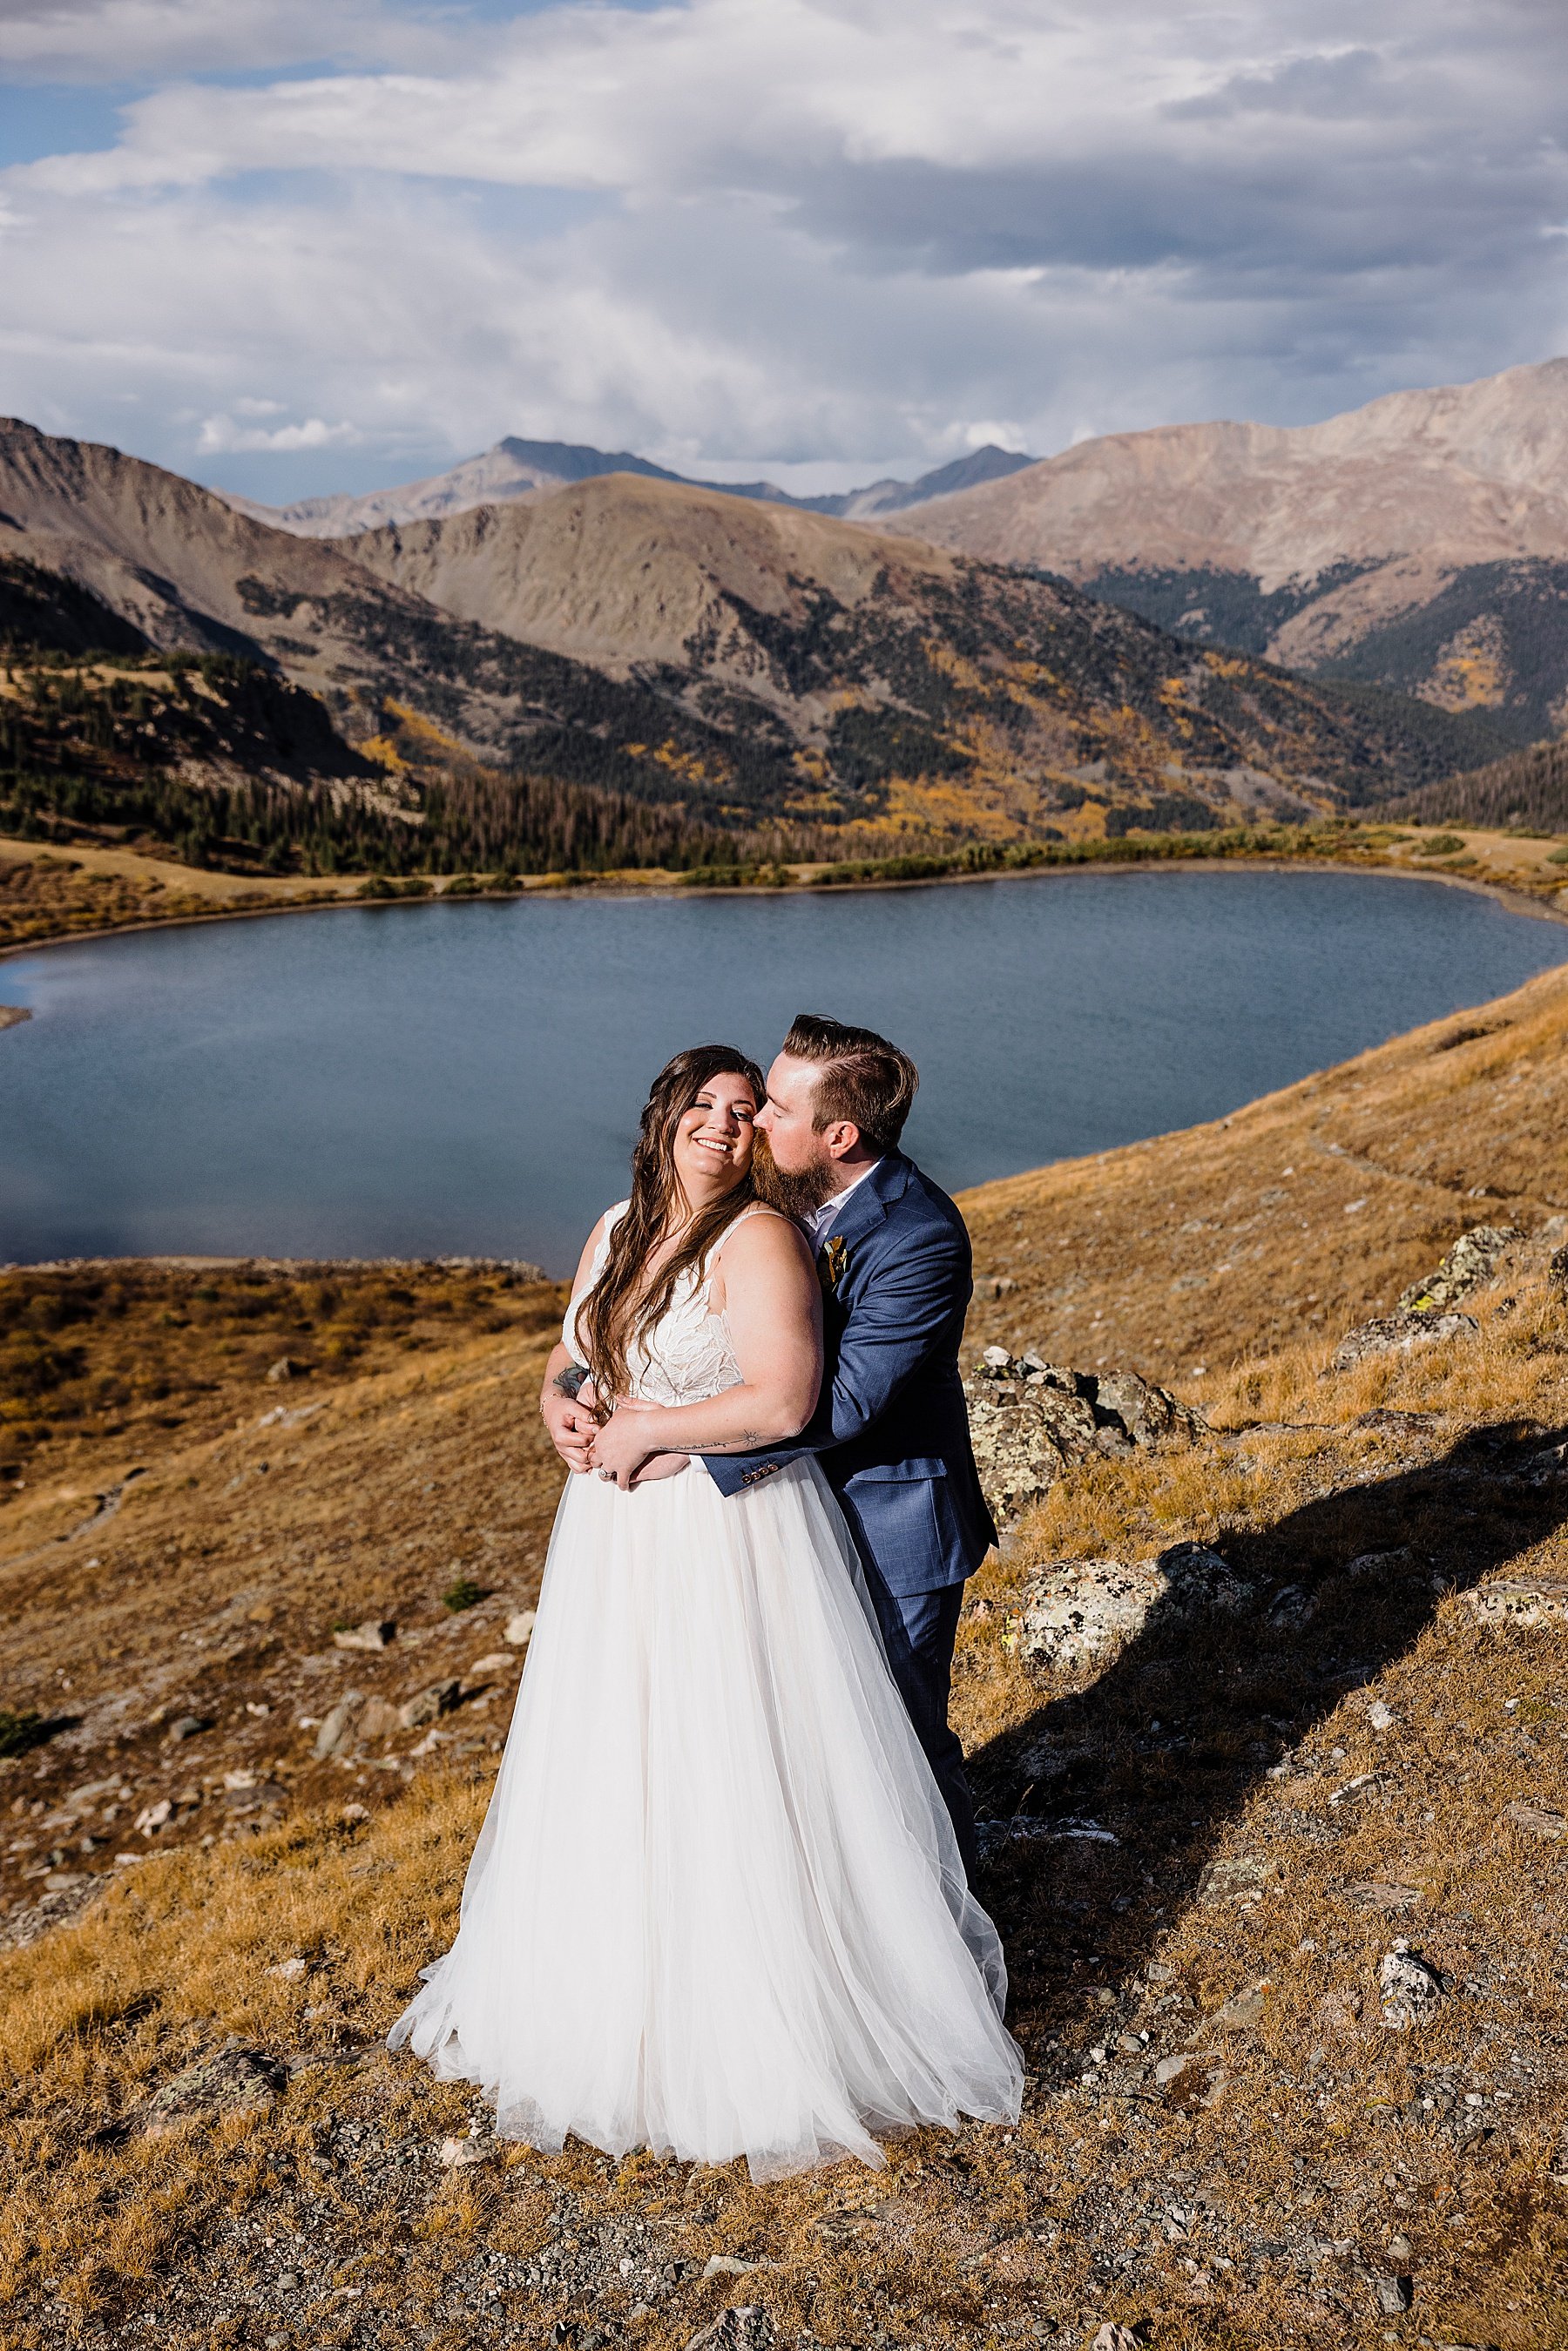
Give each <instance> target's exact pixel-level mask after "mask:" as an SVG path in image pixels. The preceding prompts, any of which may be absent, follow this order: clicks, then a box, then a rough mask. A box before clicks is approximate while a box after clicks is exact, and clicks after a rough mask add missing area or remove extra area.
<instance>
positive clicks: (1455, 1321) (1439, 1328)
mask: <svg viewBox="0 0 1568 2351" xmlns="http://www.w3.org/2000/svg"><path fill="white" fill-rule="evenodd" d="M1479 1327H1480V1326H1479V1323H1478V1322H1476V1320H1475V1318H1474V1317H1473V1315H1469V1314H1412V1313H1406V1312H1403V1311H1401V1312H1400V1313H1397V1314H1379V1315H1377V1316H1376V1317H1375V1319H1374V1320H1373V1321H1372V1322H1358V1323H1357V1324H1356V1326H1355V1329H1354V1331H1347V1332H1345V1334H1344V1337H1343V1339H1342V1340H1341V1341H1340V1343H1339V1345H1338V1346H1337V1347H1336V1348H1335V1349H1334V1351H1333V1359H1332V1368H1333V1370H1334V1371H1336V1372H1348V1371H1349V1370H1350V1369H1351V1368H1352V1366H1353V1365H1354V1364H1359V1363H1362V1362H1363V1361H1364V1359H1365V1358H1366V1357H1367V1356H1368V1355H1386V1354H1389V1353H1392V1352H1393V1351H1394V1349H1396V1348H1398V1349H1399V1350H1401V1352H1403V1353H1408V1352H1409V1350H1410V1349H1411V1348H1412V1347H1424V1346H1426V1345H1427V1344H1428V1343H1430V1342H1431V1341H1433V1340H1436V1339H1465V1338H1469V1337H1472V1336H1473V1335H1474V1333H1475V1332H1477V1331H1478V1330H1479Z"/></svg>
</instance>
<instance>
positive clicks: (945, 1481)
mask: <svg viewBox="0 0 1568 2351" xmlns="http://www.w3.org/2000/svg"><path fill="white" fill-rule="evenodd" d="M817 1266H818V1270H819V1273H820V1274H821V1280H822V1289H823V1303H822V1323H823V1340H824V1345H825V1356H826V1360H825V1365H824V1370H823V1376H822V1392H821V1396H820V1397H819V1398H818V1401H817V1408H816V1411H815V1412H814V1413H813V1414H812V1416H811V1418H810V1422H809V1423H808V1424H807V1426H806V1427H805V1428H804V1429H802V1431H801V1432H800V1436H799V1437H792V1438H791V1439H790V1440H789V1443H788V1444H786V1445H779V1446H771V1447H768V1448H767V1449H766V1450H764V1451H760V1452H757V1453H730V1454H723V1453H709V1454H705V1455H704V1457H703V1458H704V1460H705V1461H706V1465H707V1468H708V1470H709V1473H710V1474H711V1476H712V1478H713V1480H714V1483H715V1484H716V1486H717V1488H718V1489H719V1491H720V1492H721V1493H723V1494H736V1493H739V1492H740V1491H741V1490H742V1489H744V1488H746V1487H748V1486H755V1485H757V1484H758V1482H759V1480H760V1479H764V1478H770V1477H772V1476H773V1475H774V1474H775V1472H777V1471H778V1470H779V1469H782V1468H784V1466H785V1464H786V1463H787V1462H789V1461H793V1460H796V1459H797V1458H799V1457H800V1455H801V1454H802V1453H815V1454H816V1455H817V1456H818V1458H819V1459H820V1460H821V1466H822V1472H823V1475H824V1476H825V1477H826V1479H827V1480H828V1483H829V1485H830V1486H831V1488H832V1489H833V1491H834V1493H835V1494H836V1495H837V1496H838V1499H839V1501H840V1503H841V1506H842V1509H843V1511H844V1515H845V1517H846V1518H847V1519H848V1520H849V1523H850V1528H851V1531H852V1533H853V1535H854V1538H855V1541H856V1543H857V1544H858V1546H859V1548H860V1550H861V1552H862V1556H863V1557H864V1558H866V1559H867V1560H868V1561H869V1562H870V1563H871V1565H872V1566H873V1567H874V1568H875V1569H876V1571H877V1572H878V1573H879V1574H880V1575H881V1577H882V1579H883V1583H885V1584H886V1585H887V1587H888V1589H889V1591H890V1592H893V1593H897V1594H900V1595H903V1596H908V1595H909V1594H912V1593H917V1592H939V1591H941V1590H943V1589H944V1588H945V1587H946V1585H948V1584H953V1583H962V1582H963V1581H964V1578H965V1577H966V1576H967V1575H971V1574H973V1573H974V1571H975V1569H976V1568H977V1567H978V1565H979V1563H980V1562H981V1560H982V1559H983V1558H984V1557H985V1555H986V1552H988V1550H989V1548H990V1546H991V1544H992V1543H994V1542H995V1541H996V1540H997V1530H996V1526H995V1524H994V1522H993V1520H992V1518H991V1514H990V1511H989V1510H988V1508H987V1506H986V1498H985V1496H984V1494H983V1493H982V1492H981V1490H980V1480H979V1475H978V1473H977V1470H976V1468H975V1456H974V1452H973V1449H972V1447H971V1446H970V1443H969V1416H968V1413H967V1409H966V1407H965V1403H964V1388H963V1382H962V1380H961V1379H960V1377H959V1373H958V1350H959V1347H960V1345H961V1343H962V1341H963V1335H964V1316H965V1313H966V1311H967V1308H968V1303H969V1298H970V1294H971V1292H972V1290H973V1289H974V1281H973V1277H972V1272H971V1263H970V1255H969V1236H968V1233H967V1230H966V1228H965V1225H964V1219H963V1217H961V1216H960V1215H959V1214H958V1211H957V1209H956V1207H954V1205H953V1203H952V1201H951V1200H950V1199H949V1198H948V1197H947V1195H946V1192H942V1191H939V1190H938V1189H937V1187H936V1185H935V1184H933V1183H931V1182H930V1181H929V1179H928V1178H927V1177H926V1176H925V1175H922V1174H921V1172H920V1170H919V1168H918V1167H916V1166H915V1163H914V1161H913V1160H912V1159H906V1158H905V1157H904V1155H903V1153H902V1152H898V1151H894V1152H890V1153H889V1154H888V1155H887V1156H886V1158H884V1159H883V1160H880V1161H879V1162H878V1164H877V1165H876V1166H875V1167H873V1169H872V1172H871V1174H870V1175H868V1176H866V1178H865V1179H864V1181H863V1182H862V1183H861V1184H858V1185H857V1186H855V1188H854V1190H853V1191H852V1193H851V1195H850V1196H849V1198H848V1199H847V1200H846V1201H845V1203H844V1205H843V1208H842V1210H841V1213H840V1215H839V1216H838V1217H836V1218H835V1219H834V1221H833V1223H832V1224H831V1226H830V1227H829V1228H828V1233H827V1237H826V1238H825V1239H824V1241H823V1243H822V1246H821V1249H819V1251H818V1253H817Z"/></svg>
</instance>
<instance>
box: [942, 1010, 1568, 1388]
mask: <svg viewBox="0 0 1568 2351" xmlns="http://www.w3.org/2000/svg"><path fill="white" fill-rule="evenodd" d="M1565 1137H1568V967H1559V968H1558V969H1556V970H1553V971H1549V972H1545V973H1543V974H1542V976H1541V977H1539V978H1537V979H1534V980H1531V982H1529V983H1528V985H1527V986H1525V987H1521V988H1520V989H1519V990H1518V991H1517V993H1516V994H1514V995H1512V996H1508V997H1502V998H1499V1000H1498V1001H1497V1002H1496V1003H1494V1004H1490V1005H1486V1006H1483V1007H1482V1008H1479V1010H1477V1011H1473V1012H1462V1013H1458V1014H1456V1015H1454V1016H1452V1017H1451V1018H1449V1019H1444V1020H1437V1021H1433V1022H1432V1023H1431V1024H1430V1025H1429V1026H1428V1027H1427V1028H1425V1029H1415V1030H1413V1031H1412V1032H1411V1033H1410V1034H1409V1035H1408V1036H1406V1037H1401V1038H1397V1039H1396V1040H1394V1041H1393V1042H1392V1043H1390V1044H1387V1045H1380V1046H1378V1047H1376V1048H1375V1050H1372V1051H1371V1052H1367V1053H1364V1054H1362V1055H1361V1056H1360V1057H1359V1058H1358V1059H1357V1060H1355V1061H1345V1062H1343V1063H1341V1064H1340V1066H1339V1067H1338V1068H1336V1069H1332V1070H1327V1071H1323V1072H1322V1073H1321V1074H1320V1075H1318V1076H1316V1077H1311V1078H1304V1079H1302V1080H1301V1083H1300V1084H1298V1085H1294V1086H1289V1087H1287V1088H1286V1089H1285V1090H1284V1092H1281V1093H1277V1094H1270V1095H1268V1096H1266V1097H1265V1098H1264V1099H1263V1100H1262V1101H1260V1102H1252V1103H1249V1105H1248V1106H1247V1108H1246V1109H1244V1110H1240V1111H1238V1112H1237V1113H1235V1114H1234V1115H1233V1116H1232V1117H1230V1118H1228V1119H1221V1120H1218V1121H1216V1122H1215V1123H1213V1124H1211V1125H1207V1126H1201V1127H1194V1128H1192V1129H1190V1130H1189V1131H1188V1132H1187V1133H1186V1134H1177V1135H1162V1136H1159V1137H1157V1138H1156V1139H1155V1141H1154V1142H1152V1143H1147V1144H1135V1145H1134V1146H1133V1147H1132V1148H1131V1149H1128V1150H1124V1151H1114V1152H1107V1153H1105V1154H1104V1155H1103V1156H1102V1157H1101V1158H1098V1159H1093V1160H1071V1161H1067V1162H1065V1163H1063V1164H1062V1165H1059V1166H1056V1167H1047V1168H1043V1169H1040V1170H1039V1171H1038V1172H1036V1173H1033V1174H1030V1175H1015V1176H1012V1177H1010V1178H1009V1179H1008V1180H1006V1181H1005V1182H1002V1183H998V1184H989V1185H987V1186H985V1187H984V1188H983V1189H982V1190H980V1191H977V1192H973V1193H969V1194H967V1196H965V1199H964V1203H963V1205H964V1211H965V1214H966V1216H967V1218H968V1221H969V1227H970V1230H971V1232H972V1233H973V1235H974V1243H975V1264H976V1268H977V1273H978V1274H979V1275H980V1276H981V1277H982V1280H981V1283H980V1291H981V1294H980V1296H979V1297H978V1298H977V1302H976V1306H975V1323H976V1328H977V1335H978V1336H979V1337H980V1338H982V1339H983V1340H984V1341H985V1342H986V1343H991V1342H993V1341H1003V1342H1009V1341H1013V1340H1017V1341H1018V1342H1019V1343H1021V1344H1030V1343H1034V1344H1038V1345H1039V1346H1040V1348H1041V1349H1042V1351H1043V1352H1044V1353H1046V1354H1048V1355H1050V1356H1051V1358H1053V1359H1054V1360H1056V1361H1058V1362H1064V1363H1065V1362H1071V1363H1075V1364H1085V1365H1086V1366H1088V1367H1090V1368H1093V1367H1094V1366H1095V1365H1097V1364H1118V1365H1121V1364H1132V1365H1134V1367H1135V1368H1137V1369H1139V1370H1141V1371H1143V1372H1145V1373H1146V1374H1148V1375H1149V1376H1151V1377H1153V1378H1155V1379H1172V1380H1180V1381H1183V1382H1186V1383H1191V1382H1197V1390H1196V1391H1195V1392H1197V1393H1207V1391H1206V1390H1205V1389H1204V1387H1203V1374H1204V1373H1205V1372H1207V1373H1208V1374H1212V1375H1216V1376H1218V1375H1219V1374H1228V1373H1229V1372H1230V1371H1231V1370H1232V1368H1233V1367H1234V1366H1235V1365H1236V1364H1237V1363H1238V1362H1239V1360H1240V1359H1243V1358H1250V1357H1252V1356H1254V1355H1256V1356H1265V1355H1268V1354H1270V1353H1274V1352H1276V1351H1277V1350H1279V1349H1280V1348H1281V1347H1284V1346H1288V1345H1290V1344H1291V1343H1292V1341H1296V1340H1301V1339H1311V1338H1312V1337H1313V1336H1315V1335H1316V1334H1318V1333H1321V1332H1330V1331H1334V1330H1337V1329H1339V1328H1341V1327H1343V1325H1344V1324H1345V1323H1346V1322H1361V1321H1363V1320H1364V1319H1365V1318H1366V1317H1367V1316H1369V1315H1373V1314H1377V1313H1382V1312H1385V1311H1388V1309H1389V1308H1391V1307H1392V1306H1393V1304H1394V1302H1395V1301H1396V1299H1397V1297H1398V1295H1399V1293H1400V1292H1401V1290H1404V1289H1405V1287H1406V1284H1407V1283H1409V1282H1410V1281H1412V1280H1416V1278H1417V1277H1418V1276H1419V1274H1420V1273H1421V1272H1422V1270H1423V1269H1424V1265H1425V1262H1426V1260H1427V1259H1431V1260H1432V1261H1433V1262H1436V1260H1437V1258H1438V1257H1440V1256H1441V1255H1442V1253H1443V1251H1444V1249H1446V1248H1447V1247H1448V1243H1449V1242H1450V1241H1451V1240H1453V1239H1454V1238H1455V1237H1456V1236H1457V1235H1458V1233H1459V1232H1460V1231H1462V1230H1463V1229H1464V1228H1465V1227H1466V1226H1469V1225H1476V1224H1493V1225H1504V1224H1517V1225H1521V1226H1526V1227H1532V1228H1533V1227H1535V1226H1538V1225H1540V1224H1542V1222H1544V1221H1545V1220H1546V1219H1547V1218H1548V1217H1552V1216H1555V1215H1562V1214H1564V1213H1568V1141H1565ZM1002 1284H1005V1285H1008V1286H1007V1288H1006V1289H1005V1291H1004V1294H1002V1295H1001V1296H999V1297H997V1296H991V1297H987V1296H986V1295H985V1292H986V1290H988V1289H990V1290H996V1289H997V1288H998V1285H1002Z"/></svg>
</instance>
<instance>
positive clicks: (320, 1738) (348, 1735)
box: [311, 1690, 365, 1763]
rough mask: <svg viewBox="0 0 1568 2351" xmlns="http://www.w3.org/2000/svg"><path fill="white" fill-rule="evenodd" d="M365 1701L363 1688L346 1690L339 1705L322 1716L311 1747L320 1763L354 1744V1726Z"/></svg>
mask: <svg viewBox="0 0 1568 2351" xmlns="http://www.w3.org/2000/svg"><path fill="white" fill-rule="evenodd" d="M364 1702H365V1694H364V1692H363V1690H345V1691H344V1693H343V1695H342V1697H341V1698H340V1699H339V1700H338V1703H337V1705H336V1706H335V1707H332V1708H329V1711H328V1712H327V1713H326V1714H324V1715H323V1716H322V1718H321V1722H320V1727H319V1729H318V1730H317V1733H316V1743H315V1746H314V1747H313V1748H312V1749H311V1753H312V1754H313V1755H314V1756H315V1758H316V1761H317V1762H318V1763H325V1762H326V1761H327V1759H328V1757H329V1755H341V1754H342V1753H343V1752H344V1751H345V1750H346V1749H348V1748H349V1747H350V1746H351V1745H352V1744H353V1739H354V1728H355V1725H356V1723H357V1722H358V1720H359V1716H360V1708H361V1707H362V1706H363V1705H364Z"/></svg>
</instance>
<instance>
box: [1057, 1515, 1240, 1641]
mask: <svg viewBox="0 0 1568 2351" xmlns="http://www.w3.org/2000/svg"><path fill="white" fill-rule="evenodd" d="M1249 1597H1250V1594H1249V1589H1248V1586H1247V1585H1246V1584H1245V1583H1242V1582H1241V1580H1240V1579H1239V1577H1238V1576H1237V1575H1235V1574H1234V1573H1232V1572H1231V1569H1230V1568H1229V1566H1228V1564H1227V1562H1225V1561H1224V1560H1223V1559H1221V1558H1220V1556H1219V1553H1218V1552H1213V1551H1206V1550H1205V1549H1204V1547H1203V1545H1202V1544H1201V1543H1177V1544H1176V1545H1175V1546H1174V1548H1173V1549H1171V1550H1170V1551H1166V1552H1161V1553H1160V1556H1159V1557H1158V1559H1153V1560H1145V1561H1140V1562H1135V1563H1129V1562H1126V1561H1124V1560H1115V1559H1065V1560H1057V1561H1053V1562H1052V1563H1051V1565H1050V1566H1049V1567H1043V1568H1040V1569H1038V1570H1037V1571H1036V1573H1034V1574H1033V1575H1031V1576H1030V1579H1029V1581H1028V1583H1026V1584H1025V1586H1024V1591H1023V1607H1022V1611H1021V1613H1020V1615H1019V1629H1018V1646H1019V1655H1020V1656H1024V1657H1026V1658H1028V1659H1030V1661H1032V1662H1033V1663H1035V1664H1037V1665H1043V1666H1050V1667H1053V1668H1054V1669H1056V1670H1058V1671H1061V1672H1067V1673H1071V1672H1074V1671H1076V1670H1077V1669H1078V1668H1079V1667H1082V1666H1089V1665H1096V1664H1099V1663H1100V1662H1102V1661H1103V1659H1105V1658H1107V1657H1109V1656H1113V1655H1114V1654H1115V1653H1116V1652H1117V1651H1118V1650H1121V1649H1123V1648H1124V1647H1125V1646H1126V1645H1127V1643H1128V1642H1129V1641H1131V1640H1133V1639H1134V1638H1135V1637H1136V1635H1138V1634H1139V1633H1141V1632H1142V1631H1143V1629H1144V1626H1145V1624H1146V1623H1147V1622H1148V1620H1149V1618H1150V1616H1151V1615H1152V1614H1154V1612H1155V1609H1156V1608H1158V1609H1160V1610H1161V1611H1162V1612H1163V1613H1166V1614H1170V1615H1171V1616H1175V1617H1191V1616H1198V1615H1204V1614H1213V1613H1217V1612H1218V1613H1224V1614H1234V1613H1235V1612H1236V1611H1237V1610H1239V1609H1240V1608H1243V1607H1245V1606H1246V1604H1247V1602H1248V1600H1249Z"/></svg>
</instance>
